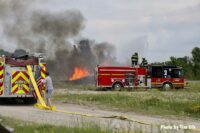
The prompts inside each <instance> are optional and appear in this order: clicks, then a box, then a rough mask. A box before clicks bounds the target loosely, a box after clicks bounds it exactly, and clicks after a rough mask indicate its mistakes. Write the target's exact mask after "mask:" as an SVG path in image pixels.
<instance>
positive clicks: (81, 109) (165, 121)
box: [0, 102, 200, 132]
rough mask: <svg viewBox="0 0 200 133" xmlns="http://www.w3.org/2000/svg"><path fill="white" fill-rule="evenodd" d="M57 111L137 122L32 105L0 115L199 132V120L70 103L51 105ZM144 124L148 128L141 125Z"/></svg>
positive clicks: (71, 123) (5, 109)
mask: <svg viewBox="0 0 200 133" xmlns="http://www.w3.org/2000/svg"><path fill="white" fill-rule="evenodd" d="M53 104H54V105H55V106H56V107H57V109H60V110H65V111H69V112H77V113H82V114H93V115H97V116H112V115H117V116H121V115H123V116H127V117H128V118H130V119H132V120H134V121H138V122H130V121H124V120H119V119H113V118H112V119H111V118H98V117H83V116H80V115H71V114H65V113H60V112H52V111H49V110H40V109H37V108H34V107H33V105H0V112H1V113H0V115H1V116H6V117H11V118H15V119H19V120H23V121H30V122H36V123H40V124H53V125H63V126H77V125H78V126H84V125H85V124H86V125H87V124H89V123H91V122H92V123H96V124H97V125H100V126H101V127H103V128H111V129H113V130H117V131H119V132H127V131H134V130H136V129H139V130H142V131H143V132H160V131H161V132H184V131H183V130H171V129H163V128H170V126H178V127H180V128H182V126H187V128H188V127H189V125H191V128H193V129H195V128H196V129H200V121H199V120H193V119H191V118H163V117H160V116H145V115H141V114H135V113H133V112H126V113H124V112H123V113H122V112H116V111H115V112H113V111H105V110H100V109H98V108H96V107H92V108H91V107H87V106H81V105H74V104H64V103H59V102H56V103H53ZM139 122H143V123H146V124H150V125H145V124H143V123H139ZM161 128H162V129H161Z"/></svg>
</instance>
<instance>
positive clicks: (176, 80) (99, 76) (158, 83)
mask: <svg viewBox="0 0 200 133" xmlns="http://www.w3.org/2000/svg"><path fill="white" fill-rule="evenodd" d="M95 73H96V74H95V75H96V76H95V79H96V80H95V81H96V87H97V89H102V88H104V89H105V88H107V89H114V90H121V89H122V88H162V89H164V90H167V89H173V88H177V89H178V88H188V83H187V81H186V80H185V79H184V77H183V69H182V68H181V67H178V66H169V65H168V66H167V65H149V66H148V67H141V66H138V67H127V66H97V67H96V72H95Z"/></svg>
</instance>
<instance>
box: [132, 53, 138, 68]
mask: <svg viewBox="0 0 200 133" xmlns="http://www.w3.org/2000/svg"><path fill="white" fill-rule="evenodd" d="M131 61H132V66H137V65H138V53H135V54H133V55H132V57H131Z"/></svg>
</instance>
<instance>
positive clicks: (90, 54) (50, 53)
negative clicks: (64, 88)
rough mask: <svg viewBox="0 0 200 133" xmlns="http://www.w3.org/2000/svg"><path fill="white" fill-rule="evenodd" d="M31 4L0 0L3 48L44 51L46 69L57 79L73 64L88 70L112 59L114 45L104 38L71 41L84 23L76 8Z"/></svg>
mask: <svg viewBox="0 0 200 133" xmlns="http://www.w3.org/2000/svg"><path fill="white" fill-rule="evenodd" d="M36 2H38V1H36ZM34 4H35V3H34V2H33V1H31V0H26V1H24V0H0V19H1V21H0V29H1V28H2V31H0V32H2V35H3V36H4V37H5V38H6V40H7V42H8V43H7V46H6V47H4V48H6V49H8V50H11V51H14V50H15V49H16V48H17V49H25V50H26V51H28V52H30V53H34V52H41V53H45V54H46V56H47V66H48V69H49V71H50V73H52V75H53V77H54V78H56V79H60V80H65V79H66V78H68V77H70V76H71V75H72V74H73V71H74V67H75V66H78V67H84V68H86V69H87V70H88V71H89V72H91V73H92V72H93V70H94V68H95V66H96V65H97V64H114V63H115V62H116V60H115V57H114V56H113V55H114V54H115V48H114V46H113V45H111V44H109V43H107V42H105V43H96V42H95V41H91V40H90V39H82V40H79V41H78V43H77V44H73V43H71V42H72V41H73V40H74V39H77V36H79V35H80V34H81V31H82V30H83V29H84V26H85V24H84V17H83V15H82V13H81V12H80V11H78V10H65V11H62V12H51V11H48V10H36V9H34V8H33V7H34ZM13 44H14V45H13Z"/></svg>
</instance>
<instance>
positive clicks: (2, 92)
mask: <svg viewBox="0 0 200 133" xmlns="http://www.w3.org/2000/svg"><path fill="white" fill-rule="evenodd" d="M44 58H45V56H43V55H42V54H30V55H28V54H27V55H23V56H21V57H11V56H10V57H6V56H4V55H0V98H7V99H11V98H12V99H22V100H24V101H31V102H33V101H36V100H34V99H35V98H36V97H34V88H33V86H32V84H31V81H30V76H29V73H28V71H27V69H26V66H27V65H31V67H32V70H33V74H34V76H35V79H36V81H37V84H38V85H39V86H40V81H41V79H43V78H45V74H46V73H45V71H46V63H45V62H44Z"/></svg>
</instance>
